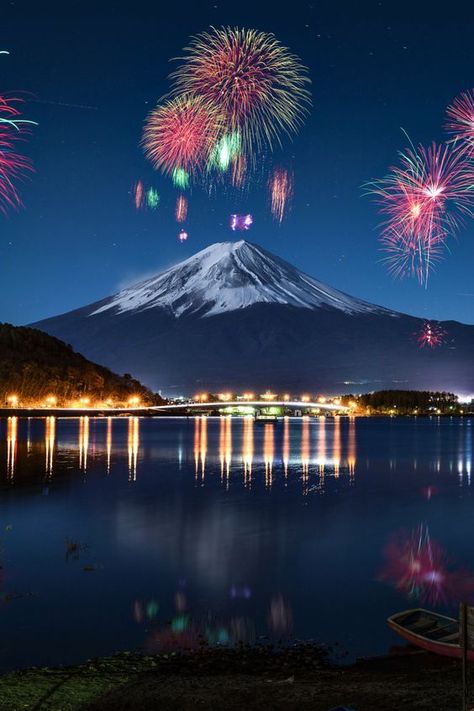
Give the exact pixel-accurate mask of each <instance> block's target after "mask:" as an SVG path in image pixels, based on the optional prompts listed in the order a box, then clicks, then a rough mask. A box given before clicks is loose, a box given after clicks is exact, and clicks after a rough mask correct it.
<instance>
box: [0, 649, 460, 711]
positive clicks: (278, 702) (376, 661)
mask: <svg viewBox="0 0 474 711" xmlns="http://www.w3.org/2000/svg"><path fill="white" fill-rule="evenodd" d="M460 705H461V664H460V662H459V661H456V660H451V659H448V658H445V657H439V656H435V655H432V654H429V653H427V652H423V651H420V650H416V649H414V648H404V649H403V651H401V652H399V653H398V654H390V655H387V656H383V657H373V658H368V659H359V660H358V661H357V662H355V663H354V664H351V665H348V666H340V665H338V664H335V663H331V662H329V661H328V658H327V652H326V650H324V649H323V648H321V647H318V646H315V645H311V644H297V645H294V646H289V647H281V648H272V647H267V646H259V647H244V646H237V647H234V648H229V647H218V648H210V647H202V648H201V649H199V650H197V651H189V652H168V653H164V652H163V653H160V654H154V655H149V654H139V653H135V652H122V653H119V654H116V655H113V656H106V657H98V658H96V659H93V660H89V661H86V662H84V663H83V664H78V665H75V666H71V667H55V668H48V667H46V668H38V667H36V668H35V667H34V668H30V669H25V670H20V671H16V672H9V673H7V674H4V675H1V676H0V711H20V709H21V710H24V709H31V710H33V709H40V708H41V709H48V711H79V710H84V711H86V710H88V711H125V710H127V711H147V710H148V709H151V708H163V709H195V708H196V707H197V708H214V707H216V708H220V709H230V710H232V711H234V710H235V711H237V710H238V709H239V710H240V709H242V708H247V709H249V711H250V710H252V709H255V710H262V711H263V709H269V708H270V709H282V710H283V709H285V710H286V711H287V710H288V709H291V708H298V709H302V710H303V711H304V710H305V709H308V711H309V709H311V710H312V711H329V709H333V708H335V707H338V706H346V707H348V708H350V709H354V711H397V710H398V709H401V708H407V709H410V710H411V709H414V710H418V709H420V710H425V709H426V711H428V709H429V711H448V710H449V711H452V710H453V709H455V708H460V707H461V706H460Z"/></svg>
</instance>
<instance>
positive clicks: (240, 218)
mask: <svg viewBox="0 0 474 711" xmlns="http://www.w3.org/2000/svg"><path fill="white" fill-rule="evenodd" d="M229 224H230V229H231V230H232V231H233V232H235V231H236V230H239V231H240V232H243V231H246V230H249V229H250V228H251V226H252V225H253V217H252V215H231V216H230V223H229Z"/></svg>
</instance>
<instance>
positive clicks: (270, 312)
mask: <svg viewBox="0 0 474 711" xmlns="http://www.w3.org/2000/svg"><path fill="white" fill-rule="evenodd" d="M422 324H423V321H422V320H420V319H417V318H414V317H412V316H407V315H404V314H400V313H396V312H394V311H390V310H388V309H384V308H382V307H379V306H374V305H372V304H369V303H367V302H364V301H361V300H359V299H355V298H353V297H351V296H349V295H347V294H344V293H342V292H340V291H338V290H336V289H332V288H331V287H327V286H325V285H324V284H322V283H321V282H318V281H317V280H316V279H313V278H312V277H309V276H307V275H306V274H304V273H303V272H301V271H299V270H297V269H296V268H295V267H293V266H292V265H290V264H288V263H287V262H285V261H283V260H281V259H279V258H278V257H274V256H273V255H271V254H270V253H269V252H267V251H265V250H263V249H261V248H260V247H257V246H255V245H252V244H250V243H248V242H244V241H240V242H236V243H223V244H216V245H212V246H211V247H208V248H207V249H205V250H202V251H201V252H199V253H198V254H196V255H194V256H193V257H191V258H190V259H188V260H186V261H184V262H182V263H180V264H178V265H176V266H175V267H173V268H172V269H168V270H166V271H165V272H163V273H162V274H159V275H157V276H155V277H152V278H149V279H146V280H144V281H142V282H140V283H139V284H136V285H133V286H131V287H128V288H127V289H124V290H122V291H121V292H119V293H118V294H116V295H114V296H112V297H110V298H107V299H103V300H102V301H100V302H98V303H95V304H91V305H89V306H86V307H84V308H82V309H78V310H76V311H72V312H69V313H66V314H63V315H61V316H57V317H54V318H50V319H47V320H45V321H42V322H40V323H38V324H36V325H37V327H38V328H41V329H43V330H45V331H46V332H48V333H51V334H53V335H56V336H58V337H60V338H62V339H64V340H66V341H67V342H70V343H72V344H73V345H74V346H75V347H77V348H78V349H79V350H81V352H83V353H85V354H86V355H87V356H88V357H91V358H93V359H95V360H98V361H99V362H102V363H104V364H106V365H108V366H109V367H111V368H113V369H115V370H119V371H121V372H123V371H124V370H127V371H132V372H134V373H136V374H137V375H138V376H139V377H140V378H141V380H142V381H143V382H145V383H147V384H148V385H150V386H151V387H153V388H155V389H158V388H162V389H163V390H164V392H166V393H169V394H177V393H186V392H193V391H195V390H197V389H202V388H209V389H213V390H217V389H223V388H238V389H243V388H262V387H272V388H277V389H280V390H281V389H285V390H286V389H288V390H296V391H297V392H298V391H299V390H300V391H303V390H306V389H308V390H311V391H321V392H328V391H338V392H343V391H354V392H355V391H367V390H375V389H380V388H396V387H401V388H404V389H407V388H425V389H447V390H451V391H452V390H455V391H456V392H473V391H474V373H473V370H474V369H473V363H474V327H472V326H465V325H462V324H459V323H456V322H448V323H445V324H443V325H444V328H445V330H446V331H447V332H448V337H447V340H446V343H445V344H444V345H443V346H442V347H440V348H438V349H435V350H428V349H423V350H420V349H419V348H418V346H417V343H416V336H415V334H416V333H417V332H419V330H420V328H421V327H422Z"/></svg>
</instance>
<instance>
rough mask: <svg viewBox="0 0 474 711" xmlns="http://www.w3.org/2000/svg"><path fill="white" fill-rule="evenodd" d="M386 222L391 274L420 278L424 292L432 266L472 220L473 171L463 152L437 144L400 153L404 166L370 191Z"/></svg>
mask: <svg viewBox="0 0 474 711" xmlns="http://www.w3.org/2000/svg"><path fill="white" fill-rule="evenodd" d="M366 189H367V193H368V194H373V195H375V196H376V198H377V200H378V202H379V204H380V212H381V213H382V214H384V215H386V216H387V219H386V221H385V222H384V224H383V229H382V234H381V241H382V244H383V246H384V247H385V248H386V249H387V250H388V252H389V253H390V255H389V257H388V258H387V261H388V262H389V265H390V264H391V271H392V272H393V273H394V274H396V275H398V276H404V275H406V274H408V273H414V274H416V275H417V277H418V279H419V281H420V282H421V283H422V284H424V285H425V286H426V285H427V283H428V276H429V273H430V269H431V268H432V264H433V261H434V260H435V259H436V258H438V257H439V256H440V255H441V253H442V249H443V245H444V243H445V241H446V240H447V238H448V237H449V236H450V235H453V234H455V233H456V231H457V230H458V229H459V227H460V225H461V223H462V217H463V216H465V215H469V216H471V217H472V216H473V212H472V210H473V206H474V170H473V167H472V165H471V164H470V162H469V161H468V160H467V159H466V156H465V155H464V153H463V152H461V151H456V150H453V149H451V147H450V146H449V145H439V146H438V145H437V144H436V143H432V144H431V145H430V146H429V147H428V148H424V147H423V146H419V148H418V149H414V148H413V149H407V150H406V151H405V152H403V153H400V164H399V165H398V166H396V167H394V168H392V169H391V172H390V173H389V174H388V175H387V176H386V177H385V178H383V179H381V180H379V181H374V182H372V183H368V184H367V185H366Z"/></svg>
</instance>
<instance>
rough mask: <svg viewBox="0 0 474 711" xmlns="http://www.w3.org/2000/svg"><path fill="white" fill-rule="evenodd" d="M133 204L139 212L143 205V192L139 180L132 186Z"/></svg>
mask: <svg viewBox="0 0 474 711" xmlns="http://www.w3.org/2000/svg"><path fill="white" fill-rule="evenodd" d="M133 202H134V204H135V207H136V209H137V210H141V209H142V207H143V206H144V204H145V190H144V189H143V183H142V181H141V180H137V182H136V183H135V185H134V186H133Z"/></svg>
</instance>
